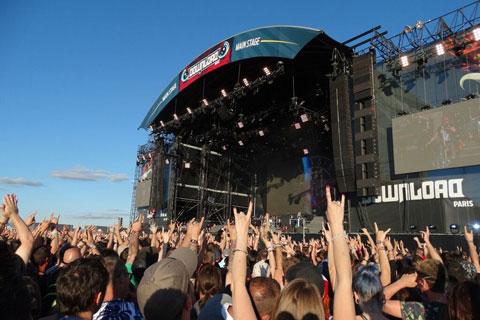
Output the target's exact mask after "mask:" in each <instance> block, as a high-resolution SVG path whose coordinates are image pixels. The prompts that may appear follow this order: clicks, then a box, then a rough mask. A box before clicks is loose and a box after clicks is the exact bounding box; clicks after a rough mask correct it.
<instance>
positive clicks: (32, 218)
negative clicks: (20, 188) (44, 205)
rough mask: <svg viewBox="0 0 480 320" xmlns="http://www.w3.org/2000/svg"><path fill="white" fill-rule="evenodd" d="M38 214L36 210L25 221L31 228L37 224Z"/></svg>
mask: <svg viewBox="0 0 480 320" xmlns="http://www.w3.org/2000/svg"><path fill="white" fill-rule="evenodd" d="M36 214H37V210H35V211H34V212H33V213H32V214H31V215H29V216H28V218H27V220H25V224H26V225H27V226H28V227H30V226H31V225H32V224H34V223H35V215H36Z"/></svg>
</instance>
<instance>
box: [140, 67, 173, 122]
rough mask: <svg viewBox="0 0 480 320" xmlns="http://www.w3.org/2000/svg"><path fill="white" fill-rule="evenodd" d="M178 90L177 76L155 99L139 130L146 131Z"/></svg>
mask: <svg viewBox="0 0 480 320" xmlns="http://www.w3.org/2000/svg"><path fill="white" fill-rule="evenodd" d="M178 88H179V83H178V76H177V77H175V78H174V79H173V80H172V81H171V82H170V83H169V84H168V86H167V87H166V88H165V89H164V90H163V91H162V93H161V94H160V96H159V97H158V98H157V100H155V103H154V104H153V106H152V107H151V108H150V111H149V112H148V116H147V117H145V119H144V120H143V122H142V124H141V125H140V128H145V129H146V128H147V127H148V126H149V125H150V124H151V123H152V121H153V120H154V119H155V118H156V116H157V115H158V114H159V113H160V111H161V110H162V109H163V107H164V106H166V105H167V103H169V102H170V101H171V100H172V99H173V97H175V96H176V95H177V93H178V92H179V89H178Z"/></svg>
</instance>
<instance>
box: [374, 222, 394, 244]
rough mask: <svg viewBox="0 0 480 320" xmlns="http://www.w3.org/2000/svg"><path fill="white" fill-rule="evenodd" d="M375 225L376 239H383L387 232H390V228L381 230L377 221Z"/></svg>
mask: <svg viewBox="0 0 480 320" xmlns="http://www.w3.org/2000/svg"><path fill="white" fill-rule="evenodd" d="M374 225H375V240H376V241H384V240H385V237H386V236H387V234H388V233H389V232H390V230H391V228H388V229H387V231H382V230H379V229H378V226H377V223H376V222H375V223H374Z"/></svg>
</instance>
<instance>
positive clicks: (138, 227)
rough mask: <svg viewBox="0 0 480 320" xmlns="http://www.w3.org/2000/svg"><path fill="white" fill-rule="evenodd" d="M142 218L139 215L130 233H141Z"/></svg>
mask: <svg viewBox="0 0 480 320" xmlns="http://www.w3.org/2000/svg"><path fill="white" fill-rule="evenodd" d="M142 223H143V216H142V215H141V214H140V215H139V216H138V219H137V221H135V222H134V223H133V224H132V231H134V232H140V231H142Z"/></svg>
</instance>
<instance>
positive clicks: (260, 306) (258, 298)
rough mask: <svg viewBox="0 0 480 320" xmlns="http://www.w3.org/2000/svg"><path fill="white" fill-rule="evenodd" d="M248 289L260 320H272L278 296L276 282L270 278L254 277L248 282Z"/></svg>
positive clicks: (278, 288) (278, 289)
mask: <svg viewBox="0 0 480 320" xmlns="http://www.w3.org/2000/svg"><path fill="white" fill-rule="evenodd" d="M248 289H249V291H250V296H251V297H252V299H253V302H254V304H255V309H256V311H257V313H258V315H259V316H260V318H261V319H262V320H270V319H272V316H273V309H274V308H275V306H276V304H277V301H278V298H279V296H280V285H279V284H278V282H277V281H275V280H273V279H272V278H266V277H255V278H253V279H252V280H251V281H250V285H249V288H248Z"/></svg>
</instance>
